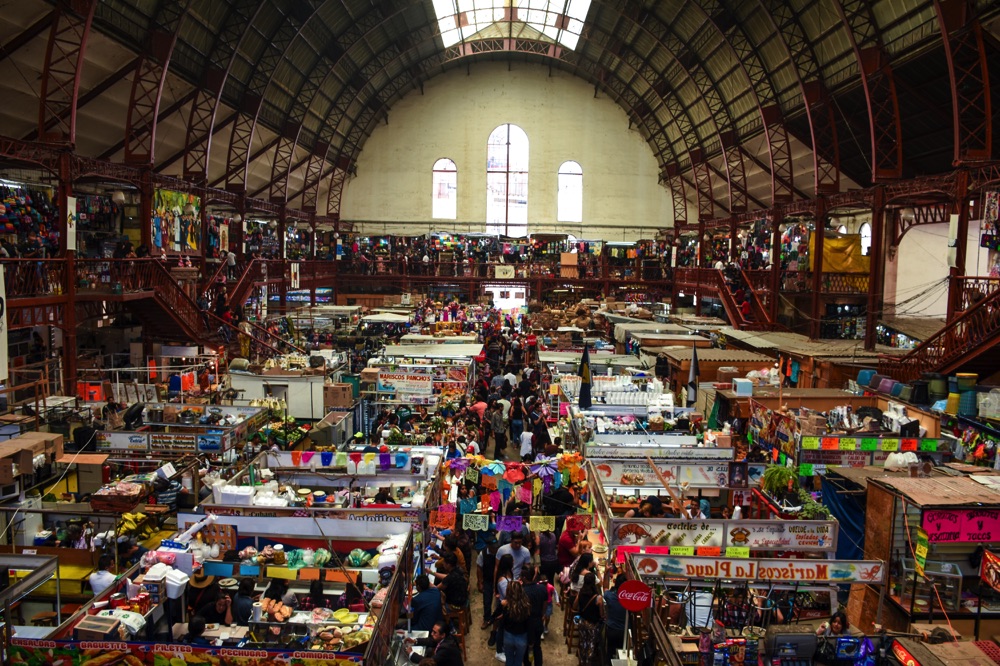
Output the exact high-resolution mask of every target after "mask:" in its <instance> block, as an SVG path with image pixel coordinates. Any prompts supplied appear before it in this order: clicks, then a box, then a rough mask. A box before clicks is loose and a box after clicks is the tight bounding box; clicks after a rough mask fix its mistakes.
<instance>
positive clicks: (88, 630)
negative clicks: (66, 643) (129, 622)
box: [73, 615, 122, 641]
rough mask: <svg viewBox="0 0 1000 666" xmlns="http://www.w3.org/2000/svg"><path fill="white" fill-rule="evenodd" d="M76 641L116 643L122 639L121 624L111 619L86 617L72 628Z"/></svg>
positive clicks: (94, 616)
mask: <svg viewBox="0 0 1000 666" xmlns="http://www.w3.org/2000/svg"><path fill="white" fill-rule="evenodd" d="M73 638H75V639H76V640H78V641H108V640H114V641H118V640H121V638H122V631H121V622H120V621H118V620H116V619H115V618H113V617H99V616H97V615H88V616H87V617H85V618H83V619H82V620H80V622H79V623H78V624H77V625H76V627H74V628H73Z"/></svg>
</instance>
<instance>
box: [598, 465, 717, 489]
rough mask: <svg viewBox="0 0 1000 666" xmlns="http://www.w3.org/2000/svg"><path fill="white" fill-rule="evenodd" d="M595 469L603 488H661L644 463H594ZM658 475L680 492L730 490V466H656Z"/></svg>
mask: <svg viewBox="0 0 1000 666" xmlns="http://www.w3.org/2000/svg"><path fill="white" fill-rule="evenodd" d="M593 462H594V469H595V470H597V474H598V476H599V477H600V479H601V480H602V481H604V483H605V485H619V486H635V487H637V488H641V487H644V486H645V487H657V488H662V487H663V486H662V484H661V483H660V481H659V479H658V478H657V476H656V473H655V472H654V471H653V469H652V468H651V467H650V466H649V463H648V462H646V461H645V460H634V461H625V460H600V459H594V461H593ZM657 467H658V468H659V470H660V474H662V475H663V478H664V479H665V480H666V481H667V483H669V484H670V485H671V486H675V487H680V488H726V487H728V486H729V463H726V462H714V461H713V462H694V461H692V462H685V463H681V464H676V465H674V464H670V463H668V464H665V465H661V464H657Z"/></svg>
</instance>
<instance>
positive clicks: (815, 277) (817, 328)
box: [809, 197, 827, 340]
mask: <svg viewBox="0 0 1000 666" xmlns="http://www.w3.org/2000/svg"><path fill="white" fill-rule="evenodd" d="M815 204H816V208H815V210H814V213H813V215H814V217H813V226H814V229H813V234H814V236H815V240H814V241H813V248H812V294H810V296H811V297H812V298H811V299H810V310H811V312H810V320H809V337H810V338H812V339H813V340H815V339H817V338H819V337H821V335H820V333H821V330H822V326H821V325H820V324H821V323H822V319H823V312H822V308H821V306H822V305H824V304H825V302H826V301H825V300H824V299H823V298H821V297H820V294H822V290H823V245H824V243H825V240H826V211H827V202H826V198H825V197H817V198H816V200H815Z"/></svg>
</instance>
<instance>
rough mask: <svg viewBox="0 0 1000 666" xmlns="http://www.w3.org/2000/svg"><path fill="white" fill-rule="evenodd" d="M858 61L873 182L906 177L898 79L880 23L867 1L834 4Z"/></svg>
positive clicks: (846, 0) (845, 0)
mask: <svg viewBox="0 0 1000 666" xmlns="http://www.w3.org/2000/svg"><path fill="white" fill-rule="evenodd" d="M835 4H836V6H837V12H838V13H839V14H840V19H841V21H843V23H844V27H845V28H846V29H847V34H848V36H849V38H850V40H851V48H852V50H853V51H854V57H855V58H856V59H857V61H858V71H859V72H860V74H861V85H862V87H863V88H864V91H865V102H866V103H867V105H868V132H869V136H870V137H871V168H872V182H873V183H877V182H880V181H882V180H886V179H890V180H895V179H897V178H901V177H902V176H903V128H902V125H901V123H900V119H899V101H898V98H897V97H896V80H895V77H894V76H893V74H892V65H891V64H890V63H889V58H888V56H887V55H886V51H885V45H884V44H883V43H882V35H881V33H880V32H879V27H878V24H877V23H876V20H875V16H874V14H873V12H872V10H871V6H870V4H869V3H868V2H867V1H866V0H840V2H837V3H835Z"/></svg>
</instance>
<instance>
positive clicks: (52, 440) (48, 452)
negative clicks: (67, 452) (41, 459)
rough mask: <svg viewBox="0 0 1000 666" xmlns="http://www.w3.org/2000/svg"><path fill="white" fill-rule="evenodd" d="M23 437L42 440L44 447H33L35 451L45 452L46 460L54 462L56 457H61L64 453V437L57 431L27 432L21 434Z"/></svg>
mask: <svg viewBox="0 0 1000 666" xmlns="http://www.w3.org/2000/svg"><path fill="white" fill-rule="evenodd" d="M21 438H22V439H29V440H35V441H40V442H42V449H41V450H37V447H33V448H32V451H34V452H35V453H43V452H44V453H45V460H46V462H52V461H54V460H55V459H56V458H61V457H62V454H63V445H64V438H63V436H62V435H60V434H59V433H57V432H34V431H32V432H26V433H24V434H22V435H21Z"/></svg>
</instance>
